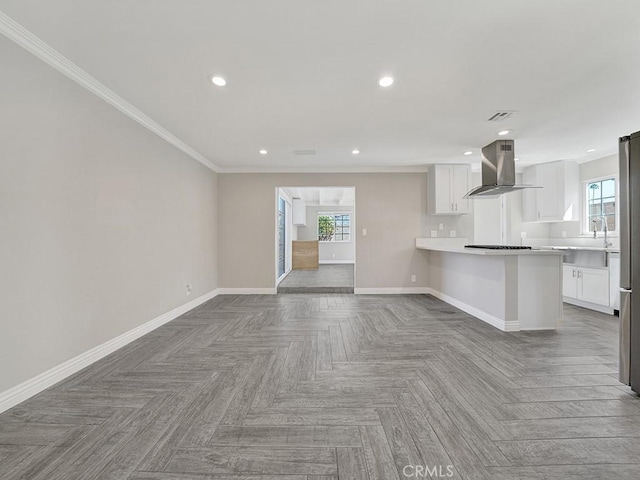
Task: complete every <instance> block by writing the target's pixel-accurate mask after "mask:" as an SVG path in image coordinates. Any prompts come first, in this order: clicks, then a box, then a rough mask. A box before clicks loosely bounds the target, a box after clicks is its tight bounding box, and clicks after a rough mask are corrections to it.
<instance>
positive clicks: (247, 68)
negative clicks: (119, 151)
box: [0, 0, 640, 171]
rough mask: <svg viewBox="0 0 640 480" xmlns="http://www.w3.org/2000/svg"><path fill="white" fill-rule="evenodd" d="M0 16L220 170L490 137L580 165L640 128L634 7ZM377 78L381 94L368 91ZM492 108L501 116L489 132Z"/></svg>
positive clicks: (197, 1) (486, 5)
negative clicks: (506, 131)
mask: <svg viewBox="0 0 640 480" xmlns="http://www.w3.org/2000/svg"><path fill="white" fill-rule="evenodd" d="M0 10H1V11H3V12H4V13H6V14H7V15H9V16H10V17H12V18H13V19H14V20H15V21H17V22H18V23H20V24H21V25H22V26H24V27H25V28H27V29H28V30H30V31H31V32H32V33H34V34H35V35H37V36H38V37H40V39H42V40H43V41H45V42H47V43H48V44H49V45H51V46H52V47H53V48H55V49H56V50H58V51H59V52H60V53H62V54H63V55H65V56H66V57H68V58H69V59H70V60H71V61H73V62H75V63H76V64H77V65H78V66H80V67H81V68H82V69H84V70H85V71H87V72H88V73H89V74H91V75H92V76H94V77H95V78H97V79H98V80H99V81H101V82H102V83H103V84H105V85H106V86H107V87H109V88H110V89H112V90H113V91H115V92H116V93H117V94H119V95H120V96H122V97H123V98H124V99H126V100H127V101H128V102H130V103H131V104H133V105H134V106H135V107H137V108H138V109H140V110H141V111H142V112H144V113H146V114H147V115H148V116H149V117H151V118H152V119H153V120H155V121H156V122H158V123H159V124H160V125H162V126H163V127H165V128H166V129H167V130H168V131H170V132H171V133H172V134H174V135H175V136H177V137H178V138H179V139H181V140H182V141H184V142H185V143H186V144H187V145H189V146H190V147H192V148H193V149H195V150H196V151H198V152H200V153H201V154H202V155H204V157H206V158H207V159H208V160H210V161H212V162H213V163H215V164H216V165H218V166H220V167H221V168H222V169H223V170H230V171H242V170H261V169H264V170H268V169H274V170H336V171H338V170H344V169H359V168H361V169H372V170H375V169H382V168H397V167H416V166H418V167H419V166H422V165H425V164H428V163H434V162H478V161H479V149H480V148H481V147H482V146H484V145H485V144H487V143H489V142H491V141H493V140H495V138H496V132H497V131H498V130H500V129H502V128H510V129H513V133H512V134H511V135H510V136H509V137H508V138H513V139H515V140H516V156H517V157H519V158H520V159H521V160H520V162H521V163H520V164H519V165H524V164H528V163H537V162H545V161H551V160H559V159H576V160H578V161H585V160H589V159H593V158H598V157H602V156H604V155H608V154H612V153H615V151H616V149H617V138H618V137H619V136H621V135H625V134H629V133H631V132H633V131H637V130H640V94H638V92H637V89H638V85H640V62H639V61H638V60H637V58H636V57H637V52H638V51H640V33H639V32H640V1H638V0H608V1H602V0H556V1H540V0H517V1H514V0H484V1H478V0H429V1H427V0H403V1H401V2H399V1H397V0H322V1H317V0H314V1H311V0H269V1H264V0H242V1H230V0H227V1H219V0H189V1H188V2H178V1H176V0H136V1H134V2H115V1H105V0H56V1H51V0H0ZM213 74H219V75H222V76H224V77H225V78H226V79H227V81H228V84H227V86H226V87H224V88H219V87H214V86H213V85H212V84H211V83H210V82H209V78H210V77H211V75H213ZM383 74H390V75H392V76H393V77H395V80H396V81H395V83H394V85H393V86H392V87H390V88H388V89H383V88H381V87H379V86H378V84H377V79H378V78H379V77H380V76H381V75H383ZM43 88H46V85H43ZM500 109H506V110H515V111H517V113H516V114H515V115H514V116H513V117H512V118H511V119H509V120H507V121H505V122H501V123H497V124H495V123H489V122H487V118H488V117H489V116H491V115H492V114H493V113H494V112H495V111H496V110H500ZM261 148H265V149H267V150H268V151H269V154H268V155H266V156H263V155H259V154H258V150H259V149H261ZM354 148H358V149H359V150H361V152H362V153H361V154H360V155H358V156H354V155H352V154H351V150H352V149H354ZM591 148H594V149H596V151H595V152H593V153H589V154H588V153H586V150H587V149H591ZM298 149H314V150H316V154H315V155H306V156H296V155H294V154H293V151H294V150H298ZM466 150H472V151H473V152H474V154H473V155H471V156H468V157H466V156H463V155H462V153H463V152H464V151H466Z"/></svg>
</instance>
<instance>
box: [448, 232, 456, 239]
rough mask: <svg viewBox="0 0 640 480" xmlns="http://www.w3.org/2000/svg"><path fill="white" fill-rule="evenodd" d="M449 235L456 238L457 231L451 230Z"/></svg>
mask: <svg viewBox="0 0 640 480" xmlns="http://www.w3.org/2000/svg"><path fill="white" fill-rule="evenodd" d="M449 236H450V237H451V238H454V237H455V236H456V231H455V230H449Z"/></svg>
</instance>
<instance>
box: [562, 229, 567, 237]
mask: <svg viewBox="0 0 640 480" xmlns="http://www.w3.org/2000/svg"><path fill="white" fill-rule="evenodd" d="M562 238H567V232H565V231H564V230H563V231H562Z"/></svg>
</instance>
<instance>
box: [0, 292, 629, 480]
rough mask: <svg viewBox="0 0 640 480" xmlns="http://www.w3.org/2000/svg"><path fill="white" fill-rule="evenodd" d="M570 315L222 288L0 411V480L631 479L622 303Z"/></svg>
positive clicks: (425, 300) (429, 300)
mask: <svg viewBox="0 0 640 480" xmlns="http://www.w3.org/2000/svg"><path fill="white" fill-rule="evenodd" d="M565 313H566V321H565V324H564V325H563V327H562V328H561V329H560V330H559V331H558V332H557V333H550V332H546V333H540V332H539V333H517V334H514V333H511V334H509V333H503V332H500V331H498V330H496V329H494V328H492V327H489V326H487V325H485V324H483V323H482V322H480V321H479V320H476V319H474V318H472V317H470V316H468V315H466V314H464V313H462V312H460V311H457V310H455V309H454V308H452V307H450V306H448V305H447V304H444V303H442V302H440V301H438V300H436V299H434V298H433V297H430V296H423V295H414V296H353V295H330V296H317V295H316V296H312V295H277V296H220V297H217V298H215V299H214V300H212V301H210V302H208V303H207V304H205V305H203V306H201V307H200V308H198V309H196V310H194V311H192V312H189V313H188V314H186V315H184V316H183V317H181V318H180V319H177V320H175V321H173V322H171V323H169V324H167V325H165V326H164V327H162V328H160V329H158V330H155V331H154V332H152V333H151V334H149V335H147V336H145V337H143V338H141V339H140V340H138V341H136V342H134V343H132V344H130V345H129V346H127V347H125V348H123V349H122V350H120V351H118V352H116V353H115V354H113V355H111V356H109V357H107V358H105V359H103V360H102V361H100V362H98V363H96V364H94V365H92V366H91V367H89V368H87V369H85V370H83V371H81V372H79V373H78V374H76V375H74V376H73V377H70V378H69V379H67V380H66V381H64V382H62V383H61V384H58V385H56V386H55V387H53V388H51V389H49V390H47V391H45V392H43V393H42V394H40V395H38V396H36V397H34V398H32V399H30V400H28V401H27V402H25V403H23V404H21V405H19V406H17V407H15V408H13V409H11V410H9V411H8V412H5V413H4V414H2V415H0V478H2V479H3V480H13V479H29V480H39V479H42V480H45V479H46V480H56V479H64V480H74V479H82V480H91V479H132V480H143V479H144V480H187V479H194V480H337V479H340V480H357V479H368V480H397V479H402V478H434V476H431V477H430V476H427V473H429V474H441V475H442V476H446V475H447V474H448V473H451V474H452V475H453V476H452V477H447V478H464V479H502V480H512V479H583V478H589V479H605V478H606V479H632V478H633V479H637V478H638V475H639V473H638V472H640V466H639V465H638V463H640V399H639V398H638V397H637V396H636V395H634V394H632V393H631V392H630V390H629V389H627V388H626V387H623V386H622V385H620V384H619V383H618V382H617V381H616V379H615V377H616V375H615V371H616V345H617V343H616V342H617V319H616V318H614V317H608V316H604V315H600V314H596V313H593V312H589V311H587V310H581V309H578V308H574V307H567V308H566V310H565ZM425 469H426V470H425ZM417 474H420V475H417Z"/></svg>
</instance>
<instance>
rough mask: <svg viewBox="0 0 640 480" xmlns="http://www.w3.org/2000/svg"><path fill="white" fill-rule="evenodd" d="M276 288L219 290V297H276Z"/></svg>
mask: <svg viewBox="0 0 640 480" xmlns="http://www.w3.org/2000/svg"><path fill="white" fill-rule="evenodd" d="M276 293H277V290H276V289H275V288H219V289H218V294H219V295H275V294H276Z"/></svg>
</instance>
